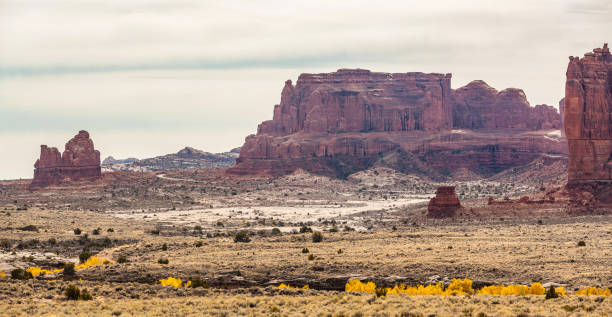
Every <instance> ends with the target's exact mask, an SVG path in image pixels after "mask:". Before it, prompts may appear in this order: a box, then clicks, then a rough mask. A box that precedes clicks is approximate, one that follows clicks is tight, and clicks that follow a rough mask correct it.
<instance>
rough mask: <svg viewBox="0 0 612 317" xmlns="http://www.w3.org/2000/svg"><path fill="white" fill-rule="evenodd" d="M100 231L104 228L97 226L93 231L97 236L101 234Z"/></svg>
mask: <svg viewBox="0 0 612 317" xmlns="http://www.w3.org/2000/svg"><path fill="white" fill-rule="evenodd" d="M100 231H102V228H96V229H93V231H92V233H93V235H94V236H97V235H99V234H100Z"/></svg>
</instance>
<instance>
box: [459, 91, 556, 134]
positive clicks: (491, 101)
mask: <svg viewBox="0 0 612 317" xmlns="http://www.w3.org/2000/svg"><path fill="white" fill-rule="evenodd" d="M452 95H453V126H454V127H455V128H457V129H473V130H478V129H484V130H496V129H511V130H531V131H535V130H551V129H559V128H560V127H561V116H560V115H559V113H558V112H557V110H556V109H555V108H554V107H551V106H547V105H537V106H535V107H531V106H530V105H529V102H528V101H527V97H526V96H525V93H524V92H523V90H521V89H516V88H507V89H504V90H502V91H497V90H496V89H495V88H493V87H491V86H489V85H488V84H487V83H485V82H484V81H482V80H475V81H472V82H470V83H469V84H467V85H465V86H463V87H461V88H458V89H455V90H453V92H452Z"/></svg>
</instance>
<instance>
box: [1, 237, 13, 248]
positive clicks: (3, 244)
mask: <svg viewBox="0 0 612 317" xmlns="http://www.w3.org/2000/svg"><path fill="white" fill-rule="evenodd" d="M0 247H1V248H3V249H10V248H11V242H10V241H8V239H2V240H0Z"/></svg>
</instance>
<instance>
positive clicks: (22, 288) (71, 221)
mask: <svg viewBox="0 0 612 317" xmlns="http://www.w3.org/2000/svg"><path fill="white" fill-rule="evenodd" d="M368 173H372V175H365V176H363V175H362V176H360V175H354V176H353V177H352V178H351V179H349V180H346V181H340V180H333V179H328V178H324V177H319V176H312V175H305V174H295V175H290V176H287V177H284V178H277V179H263V178H262V179H230V180H228V179H224V178H216V176H214V175H213V176H211V175H208V176H203V175H199V174H197V173H196V174H194V173H191V174H185V173H182V174H181V173H177V174H174V175H171V176H167V177H172V178H174V179H164V178H160V177H158V176H156V175H154V174H150V175H149V174H146V175H144V176H142V175H141V176H140V177H139V178H138V179H133V178H130V177H129V175H128V176H125V174H119V175H120V176H121V175H123V176H121V177H124V179H123V180H121V179H119V177H118V176H115V178H117V179H114V180H113V181H112V182H111V183H104V184H93V185H88V186H83V187H80V188H76V189H74V188H51V189H48V190H45V191H37V192H30V191H27V190H25V189H24V188H23V186H22V185H21V184H20V183H19V182H5V183H3V184H2V186H1V187H0V270H2V271H4V272H5V273H6V274H7V277H5V278H2V279H0V312H1V313H0V315H9V316H12V315H92V314H96V315H122V316H123V315H176V316H181V315H190V314H191V315H201V314H209V315H217V316H231V315H261V316H267V315H279V316H294V315H296V316H297V315H300V316H302V315H312V316H519V315H520V316H565V315H576V316H580V315H594V316H607V315H610V314H612V307H611V306H612V304H611V303H612V300H611V297H610V296H576V295H570V296H565V297H560V298H557V299H551V300H545V299H544V296H485V295H458V296H407V295H388V296H386V297H380V298H377V297H376V296H375V295H373V294H360V293H347V292H344V286H345V284H346V282H347V281H348V280H349V279H359V280H362V281H374V282H375V283H376V284H377V285H378V286H383V287H392V286H393V285H395V284H399V283H404V284H408V285H416V284H428V283H438V282H442V283H448V282H449V281H450V279H452V278H464V277H468V278H470V279H471V280H473V282H474V288H479V287H482V286H485V285H491V284H500V283H504V284H506V285H507V284H512V283H518V284H531V283H534V282H541V283H543V284H545V285H546V284H547V283H556V284H562V285H564V286H565V289H566V290H568V291H569V292H570V293H572V292H573V291H575V290H577V289H580V288H584V287H587V286H598V287H602V288H605V287H611V286H612V216H610V215H589V216H579V217H576V216H568V215H563V212H562V209H561V208H560V207H558V206H556V205H544V206H520V207H518V208H516V209H515V210H510V209H508V208H509V207H504V206H495V208H492V209H490V210H493V211H491V214H490V215H489V216H486V217H485V216H483V217H470V218H459V219H455V220H447V221H439V220H428V219H426V218H425V217H424V216H423V214H422V211H423V208H424V207H423V203H421V202H419V199H423V198H422V197H428V196H427V195H430V192H431V190H433V188H435V186H434V185H432V184H430V183H426V182H425V183H423V184H419V183H417V180H415V179H411V178H410V177H408V176H402V175H396V174H391V173H389V174H386V173H387V171H385V170H378V171H376V173H375V172H372V171H368ZM106 177H107V178H108V176H106ZM182 177H190V178H188V179H187V178H182ZM188 180H189V181H188ZM194 181H197V182H194ZM366 182H374V183H366ZM378 184H380V185H378ZM375 185H376V186H375ZM478 186H479V187H478ZM487 186H489V187H487ZM364 188H365V189H364ZM509 188H517V187H516V185H512V186H511V185H509V184H502V183H499V184H488V185H487V184H484V183H483V184H480V185H476V184H474V185H469V186H466V187H465V188H464V189H465V193H464V194H465V195H472V196H474V198H471V199H466V200H464V202H465V204H466V205H467V206H468V207H469V206H471V207H469V208H473V209H474V210H478V211H481V210H485V211H486V210H487V206H486V204H483V201H484V198H485V197H480V198H476V197H475V196H478V195H479V194H478V193H477V192H484V191H486V192H495V191H503V190H505V189H509ZM523 190H528V188H526V187H525V188H522V189H521V190H520V191H517V192H516V195H523V194H524V192H522V191H523ZM531 190H532V193H533V195H534V196H536V195H537V191H535V190H533V188H532V189H531ZM234 192H235V193H234ZM419 197H420V198H419ZM496 197H497V196H496ZM514 197H516V196H514ZM139 206H140V207H139ZM504 208H506V209H505V210H504ZM517 210H519V211H520V210H522V211H520V212H519V211H517ZM75 229H79V230H80V232H78V230H75ZM310 230H312V231H314V232H321V233H322V241H320V242H315V241H313V233H312V232H310ZM75 231H76V232H75ZM237 240H240V241H237ZM582 244H583V245H582ZM85 251H86V252H89V254H90V255H96V256H98V257H99V258H104V259H107V260H109V261H110V262H109V263H107V264H103V265H98V266H91V267H87V268H84V269H78V270H77V271H76V273H75V275H74V276H70V275H67V274H64V273H63V272H59V273H52V274H47V275H40V276H38V277H35V278H34V279H29V280H16V279H12V278H11V276H10V275H11V274H10V272H11V271H12V270H14V269H16V268H22V269H27V268H29V267H41V268H43V269H49V270H53V269H59V268H62V267H63V265H64V263H65V262H74V263H77V264H78V262H79V261H80V260H79V255H82V254H83V253H84V252H85ZM120 259H121V260H120ZM160 260H161V261H160ZM164 260H167V263H165V261H164ZM119 262H121V263H119ZM160 262H162V263H160ZM169 276H172V277H177V278H181V279H182V280H183V281H187V280H195V279H199V280H201V281H202V284H203V286H204V287H199V288H185V287H181V288H174V287H172V286H162V285H159V284H158V283H157V282H158V281H159V280H160V279H164V278H167V277H169ZM281 283H288V284H290V285H293V286H298V287H301V286H303V285H306V284H308V285H309V287H310V290H287V289H283V290H280V289H277V288H275V286H278V285H279V284H281ZM556 284H555V285H556ZM68 285H76V286H78V287H79V288H80V289H87V290H88V291H89V292H90V293H91V295H92V296H93V300H92V301H69V300H67V299H66V295H65V293H64V292H65V289H66V288H67V287H68Z"/></svg>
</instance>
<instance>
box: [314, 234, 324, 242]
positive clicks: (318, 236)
mask: <svg viewBox="0 0 612 317" xmlns="http://www.w3.org/2000/svg"><path fill="white" fill-rule="evenodd" d="M321 241H323V234H322V233H320V232H314V233H313V234H312V242H314V243H318V242H321Z"/></svg>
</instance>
